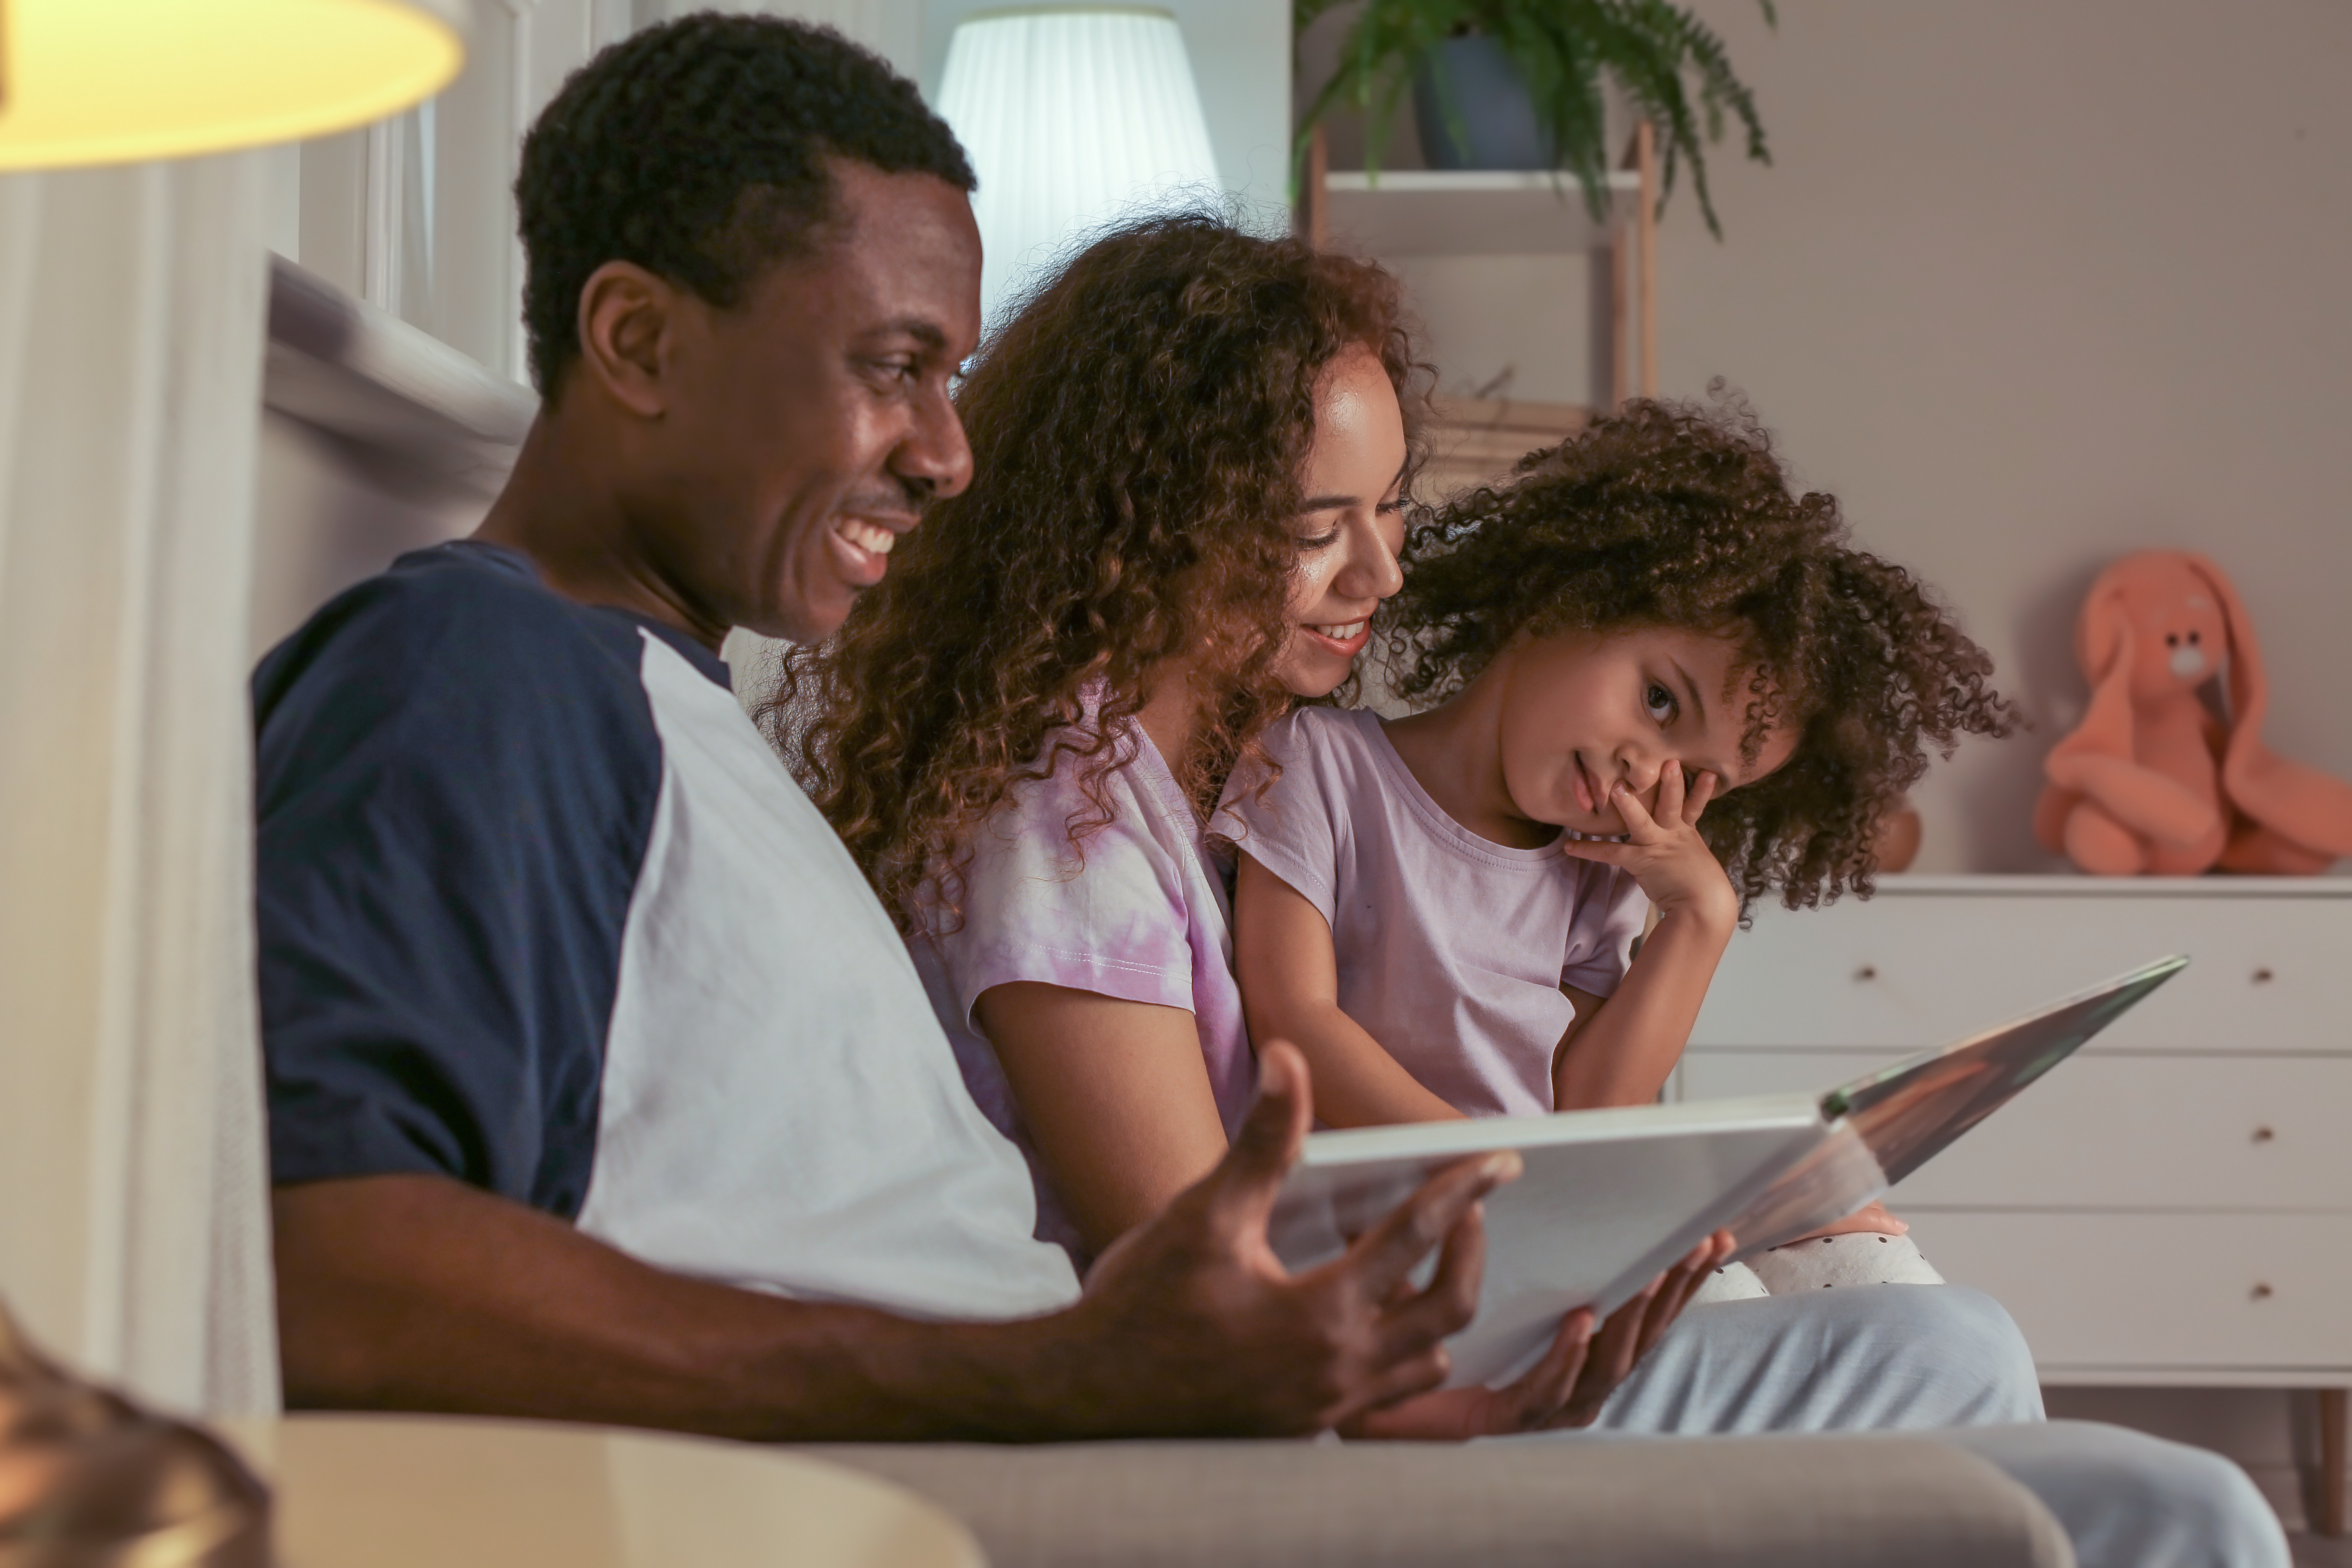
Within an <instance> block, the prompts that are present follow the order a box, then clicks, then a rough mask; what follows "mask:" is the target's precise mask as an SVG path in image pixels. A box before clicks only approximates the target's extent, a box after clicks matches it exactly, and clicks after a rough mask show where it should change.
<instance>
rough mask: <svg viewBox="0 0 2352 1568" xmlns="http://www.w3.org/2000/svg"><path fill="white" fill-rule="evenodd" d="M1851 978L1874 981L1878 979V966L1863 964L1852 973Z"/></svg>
mask: <svg viewBox="0 0 2352 1568" xmlns="http://www.w3.org/2000/svg"><path fill="white" fill-rule="evenodd" d="M1853 977H1854V978H1855V979H1856V980H1875V979H1877V978H1878V965H1876V964H1874V963H1865V964H1864V965H1863V966H1862V967H1861V968H1860V969H1857V970H1855V971H1854V972H1853Z"/></svg>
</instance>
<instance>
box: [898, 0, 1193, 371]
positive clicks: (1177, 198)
mask: <svg viewBox="0 0 2352 1568" xmlns="http://www.w3.org/2000/svg"><path fill="white" fill-rule="evenodd" d="M939 111H940V117H941V118H943V119H944V120H946V121H947V122H948V123H949V124H950V126H952V127H953V128H954V130H955V133H956V135H957V136H958V138H960V139H961V141H962V142H963V144H964V148H965V150H966V151H967V152H968V153H971V161H972V168H973V171H974V172H975V173H976V174H979V176H980V189H979V191H978V192H977V193H975V195H973V197H972V210H973V214H974V216H976V217H977V218H978V219H979V222H980V234H981V242H982V246H983V247H985V251H984V256H983V259H982V273H981V303H982V311H983V314H984V316H985V318H986V320H987V321H988V323H989V324H990V325H991V326H994V325H995V324H996V323H997V321H999V319H1000V318H1001V316H1002V315H1003V313H1004V312H1005V311H1006V310H1008V308H1009V307H1010V306H1011V305H1012V304H1013V303H1014V302H1015V301H1016V300H1018V299H1019V297H1020V296H1021V294H1022V293H1023V292H1024V290H1025V289H1028V288H1030V287H1033V286H1034V285H1035V284H1036V283H1037V282H1039V281H1042V280H1043V279H1044V278H1045V277H1046V276H1048V275H1050V272H1051V269H1052V268H1053V267H1054V265H1055V263H1056V262H1057V261H1058V260H1060V259H1061V258H1063V257H1064V255H1065V253H1066V252H1067V251H1069V250H1071V249H1073V248H1075V247H1076V243H1077V242H1079V241H1081V240H1083V238H1084V237H1086V236H1087V234H1088V233H1090V232H1091V231H1093V230H1095V229H1097V228H1099V227H1101V226H1104V225H1106V224H1108V223H1110V222H1113V221H1115V220H1117V219H1119V218H1122V217H1126V216H1131V215H1136V214H1140V213H1143V212H1148V211H1152V210H1157V209H1163V208H1168V207H1173V206H1202V205H1212V204H1213V203H1215V201H1216V200H1217V193H1218V181H1217V162H1216V157H1215V155H1214V154H1213V153H1212V152H1211V151H1210V148H1209V125H1208V121H1207V120H1206V118H1205V117H1203V116H1202V112H1201V95H1200V92H1199V90H1198V89H1196V88H1195V87H1194V86H1193V84H1192V63H1191V61H1190V59H1189V58H1187V57H1186V55H1185V53H1184V36H1183V34H1182V33H1181V31H1179V30H1178V28H1177V26H1176V18H1175V17H1173V16H1170V15H1169V14H1168V13H1167V12H1165V11H1156V10H1150V9H1145V8H1141V7H1133V6H1116V5H1103V6H1067V7H1038V8H1035V9H1030V10H1018V11H996V12H990V13H986V14H984V15H982V16H972V17H969V18H967V19H966V20H964V21H963V22H962V23H961V24H959V25H958V26H957V27H956V30H955V34H954V36H953V37H951V38H950V40H949V44H948V58H947V70H946V74H945V76H944V77H943V78H942V79H941V81H940V100H939Z"/></svg>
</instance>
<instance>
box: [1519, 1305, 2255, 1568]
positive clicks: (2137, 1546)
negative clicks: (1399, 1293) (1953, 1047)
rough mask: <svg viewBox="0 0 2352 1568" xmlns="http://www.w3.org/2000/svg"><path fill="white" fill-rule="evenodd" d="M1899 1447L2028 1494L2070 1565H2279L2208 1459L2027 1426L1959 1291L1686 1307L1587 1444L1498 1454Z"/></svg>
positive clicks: (1978, 1319)
mask: <svg viewBox="0 0 2352 1568" xmlns="http://www.w3.org/2000/svg"><path fill="white" fill-rule="evenodd" d="M1802 1432H1905V1433H1910V1434H1912V1435H1914V1436H1921V1435H1925V1436H1930V1437H1932V1439H1933V1440H1934V1441H1936V1442H1939V1443H1948V1444H1950V1445H1952V1446H1953V1447H1959V1448H1965V1449H1967V1450H1968V1451H1969V1452H1970V1453H1972V1454H1975V1455H1977V1456H1978V1457H1979V1458H1983V1459H1986V1460H1989V1461H1990V1462H1991V1463H1992V1464H1994V1465H1997V1466H1999V1467H2000V1468H2001V1469H2003V1470H2005V1471H2007V1472H2008V1473H2009V1475H2010V1476H2011V1478H2013V1479H2016V1480H2017V1481H2018V1482H2020V1483H2021V1485H2023V1486H2024V1487H2026V1488H2027V1489H2030V1490H2031V1491H2032V1492H2033V1494H2034V1495H2035V1496H2037V1497H2039V1498H2040V1499H2041V1500H2042V1503H2043V1505H2044V1506H2046V1507H2047V1508H2048V1509H2049V1510H2050V1511H2051V1512H2052V1513H2053V1514H2055V1515H2056V1516H2057V1518H2058V1521H2059V1523H2060V1524H2061V1525H2063V1527H2064V1528H2065V1531H2066V1533H2067V1534H2068V1535H2069V1536H2070V1537H2071V1538H2072V1539H2073V1541H2074V1554H2075V1556H2076V1558H2077V1559H2078V1560H2079V1561H2080V1563H2082V1568H2288V1556H2287V1545H2286V1537H2285V1535H2284V1533H2283V1532H2282V1531H2281V1530H2280V1529H2279V1523H2278V1520H2277V1517H2276V1516H2275V1515H2273V1513H2272V1512H2271V1509H2270V1505H2269V1504H2268V1503H2266V1502H2265V1501H2263V1496H2262V1494H2261V1493H2260V1492H2258V1491H2256V1490H2255V1489H2254V1484H2253V1482H2252V1481H2251V1480H2249V1479H2246V1475H2245V1472H2244V1471H2242V1470H2241V1469H2239V1468H2238V1467H2237V1466H2235V1465H2233V1464H2231V1463H2230V1462H2229V1461H2228V1460H2227V1459H2224V1458H2221V1457H2220V1456H2219V1455H2216V1454H2210V1453H2208V1452H2206V1451H2205V1450H2203V1449H2201V1448H2192V1447H2186V1446H2184V1445H2181V1444H2179V1443H2167V1442H2164V1441H2161V1440H2159V1439H2158V1438H2155V1437H2149V1436H2144V1435H2142V1434H2140V1433H2137V1432H2129V1431H2126V1430H2124V1429H2123V1428H2121V1427H2117V1426H2098V1425H2095V1424H2094V1423H2090V1422H2082V1421H2056V1422H2049V1421H2044V1420H2042V1390H2041V1385H2040V1384H2039V1383H2038V1382H2037V1381H2036V1379H2035V1377H2034V1373H2033V1358H2032V1354H2031V1353H2029V1352H2028V1351H2027V1350H2026V1347H2025V1340H2024V1337H2023V1336H2022V1335H2021V1334H2020V1333H2019V1332H2018V1331H2017V1325H2016V1324H2015V1323H2014V1322H2012V1321H2010V1316H2009V1314H2008V1313H2007V1312H2006V1311H2004V1310H2001V1307H2000V1303H1999V1302H1997V1301H1995V1300H1993V1299H1992V1298H1991V1297H1990V1296H1987V1295H1985V1294H1983V1293H1982V1292H1980V1291H1976V1290H1970V1289H1965V1288H1963V1287H1960V1286H1954V1285H1940V1286H1923V1285H1879V1286H1872V1287H1868V1288H1864V1289H1853V1290H1837V1291H1822V1292H1819V1293H1817V1294H1810V1295H1804V1296H1770V1297H1763V1298H1759V1299H1758V1300H1749V1301H1725V1302H1721V1303H1717V1304H1716V1305H1713V1306H1706V1307H1694V1308H1692V1309H1691V1310H1689V1311H1688V1312H1686V1313H1685V1314H1684V1316H1683V1319H1682V1321H1680V1322H1678V1323H1676V1324H1675V1326H1674V1328H1673V1329H1672V1330H1671V1331H1669V1332H1668V1333H1667V1335H1666V1337H1665V1339H1664V1340H1663V1341H1662V1342H1660V1343H1659V1345H1658V1347H1657V1349H1656V1350H1655V1351H1654V1352H1651V1353H1650V1355H1649V1356H1647V1357H1646V1358H1644V1359H1643V1363H1642V1364H1641V1365H1640V1366H1638V1367H1636V1368H1635V1369H1634V1371H1633V1376H1631V1377H1629V1378H1628V1379H1626V1380H1625V1383H1624V1384H1623V1385H1622V1387H1620V1388H1619V1389H1618V1390H1617V1392H1616V1394H1613V1395H1612V1396H1611V1398H1610V1401H1609V1403H1608V1405H1606V1406H1605V1407H1604V1408H1603V1409H1602V1411H1601V1420H1600V1422H1599V1423H1598V1424H1597V1425H1596V1426H1594V1427H1593V1428H1591V1430H1590V1431H1585V1432H1562V1433H1548V1434H1545V1435H1543V1436H1537V1437H1508V1438H1499V1439H1495V1440H1496V1441H1500V1442H1514V1443H1524V1442H1562V1441H1566V1442H1598V1441H1607V1440H1610V1439H1612V1438H1616V1439H1625V1438H1638V1437H1644V1436H1648V1437H1664V1436H1678V1437H1701V1436H1731V1435H1735V1434H1737V1435H1742V1436H1746V1435H1753V1434H1760V1433H1802Z"/></svg>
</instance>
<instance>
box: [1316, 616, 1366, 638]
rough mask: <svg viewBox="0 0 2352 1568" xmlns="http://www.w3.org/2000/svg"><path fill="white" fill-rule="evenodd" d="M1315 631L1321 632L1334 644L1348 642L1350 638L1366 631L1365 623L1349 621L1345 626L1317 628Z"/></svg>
mask: <svg viewBox="0 0 2352 1568" xmlns="http://www.w3.org/2000/svg"><path fill="white" fill-rule="evenodd" d="M1315 629H1316V630H1317V631H1318V632H1321V633H1322V634H1323V635H1324V636H1325V637H1329V638H1330V639H1331V640H1332V641H1333V642H1346V641H1347V640H1348V639H1349V637H1354V636H1355V635H1356V634H1357V633H1358V632H1360V631H1362V630H1363V629H1364V623H1363V622H1361V621H1349V623H1348V624H1347V625H1346V626H1317V627H1316V628H1315Z"/></svg>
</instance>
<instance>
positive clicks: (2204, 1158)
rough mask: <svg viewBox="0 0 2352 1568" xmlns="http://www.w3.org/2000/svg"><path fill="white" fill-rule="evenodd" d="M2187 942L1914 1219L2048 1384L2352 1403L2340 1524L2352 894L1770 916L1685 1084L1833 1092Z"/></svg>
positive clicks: (2328, 891) (2009, 883)
mask: <svg viewBox="0 0 2352 1568" xmlns="http://www.w3.org/2000/svg"><path fill="white" fill-rule="evenodd" d="M2173 952H2184V953H2187V954H2189V957H2190V959H2191V961H2192V962H2191V963H2190V965H2189V969H2188V970H2187V971H2186V972H2184V973H2182V974H2180V975H2179V977H2177V978H2176V979H2174V980H2173V981H2172V982H2170V983H2169V984H2167V985H2166V986H2165V987H2163V988H2162V989H2161V990H2159V991H2158V992H2157V993H2156V994H2154V995H2153V996H2151V997H2149V998H2148V999H2147V1001H2146V1002H2143V1003H2142V1004H2141V1005H2139V1006H2138V1007H2137V1009H2136V1010H2134V1011H2133V1012H2132V1013H2130V1014H2128V1015H2126V1016H2125V1017H2124V1018H2123V1020H2122V1021H2121V1022H2119V1023H2118V1024H2116V1026H2114V1027H2113V1028H2112V1029H2110V1030H2108V1031H2107V1032H2106V1033H2105V1034H2104V1035H2101V1036H2100V1037H2097V1038H2096V1039H2095V1040H2093V1041H2092V1042H2091V1043H2090V1044H2089V1045H2088V1046H2087V1047H2084V1049H2083V1051H2082V1052H2081V1053H2080V1054H2079V1055H2077V1056H2076V1057H2075V1058H2074V1059H2073V1060H2071V1061H2069V1062H2067V1063H2066V1064H2064V1065H2063V1066H2061V1067H2059V1068H2056V1069H2054V1070H2053V1071H2052V1073H2051V1074H2050V1075H2049V1077H2047V1078H2046V1079H2042V1082H2040V1083H2038V1084H2036V1085H2035V1086H2034V1087H2033V1088H2032V1089H2029V1090H2027V1091H2026V1092H2025V1094H2023V1095H2022V1096H2021V1097H2020V1098H2019V1099H2018V1100H2016V1101H2014V1102H2013V1103H2011V1105H2009V1106H2008V1107H2006V1108H2005V1109H2003V1110H2001V1111H2000V1112H1999V1113H1998V1114H1997V1115H1995V1116H1994V1117H1993V1118H1992V1120H1990V1121H1988V1122H1986V1123H1985V1124H1984V1125H1983V1126H1982V1127H1979V1128H1978V1129H1977V1130H1976V1131H1973V1132H1971V1133H1969V1136H1968V1137H1966V1138H1965V1139H1963V1140H1962V1141H1961V1142H1958V1143H1957V1144H1955V1145H1954V1146H1953V1147H1952V1148H1951V1149H1949V1150H1948V1151H1946V1152H1944V1153H1943V1154H1941V1155H1939V1156H1938V1157H1937V1159H1935V1160H1934V1161H1932V1162H1931V1163H1929V1164H1928V1165H1927V1167H1926V1168H1924V1169H1923V1170H1921V1171H1919V1172H1918V1173H1916V1174H1915V1175H1913V1176H1912V1177H1911V1179H1910V1180H1909V1181H1906V1182H1905V1183H1904V1184H1902V1185H1900V1186H1899V1187H1897V1188H1895V1192H1894V1193H1893V1194H1892V1195H1891V1196H1890V1197H1889V1199H1888V1202H1889V1204H1890V1205H1892V1206H1893V1207H1894V1208H1895V1210H1896V1212H1898V1213H1899V1214H1901V1215H1903V1216H1904V1217H1906V1219H1908V1220H1910V1221H1911V1222H1912V1226H1913V1235H1914V1236H1915V1237H1916V1238H1917V1240H1918V1242H1919V1246H1920V1249H1921V1250H1922V1251H1923V1252H1925V1253H1926V1254H1927V1258H1929V1260H1930V1261H1932V1262H1933V1263H1934V1264H1935V1265H1936V1266H1937V1268H1939V1269H1941V1270H1942V1271H1943V1273H1944V1274H1945V1276H1946V1277H1947V1278H1948V1279H1953V1280H1956V1281H1959V1282H1962V1283H1966V1284H1969V1285H1974V1286H1977V1287H1979V1288H1980V1289H1984V1290H1986V1291H1989V1292H1990V1293H1991V1294H1992V1295H1994V1296H1996V1297H1998V1298H1999V1299H2000V1300H2001V1301H2002V1302H2003V1303H2004V1304H2005V1305H2006V1306H2007V1307H2008V1308H2009V1310H2010V1311H2011V1313H2012V1314H2013V1315H2014V1316H2015V1317H2016V1319H2017V1321H2018V1323H2019V1324H2020V1326H2021V1327H2022V1328H2023V1329H2024V1331H2025V1334H2026V1338H2027V1339H2028V1341H2029V1342H2031V1343H2032V1346H2033V1350H2034V1353H2035V1356H2036V1359H2037V1360H2038V1361H2039V1363H2040V1364H2041V1367H2042V1376H2043V1379H2044V1381H2045V1382H2048V1383H2053V1384H2069V1383H2072V1384H2174V1385H2179V1384H2225V1385H2231V1386H2240V1387H2254V1386H2264V1387H2294V1388H2315V1389H2330V1390H2335V1391H2337V1392H2335V1393H2333V1394H2329V1395H2327V1396H2325V1397H2324V1398H2323V1409H2324V1410H2326V1412H2327V1420H2328V1424H2329V1425H2330V1426H2333V1428H2334V1432H2333V1433H2332V1434H2331V1436H2333V1437H2334V1439H2335V1441H2334V1442H2333V1443H2332V1444H2330V1445H2328V1446H2329V1447H2334V1448H2335V1450H2336V1454H2337V1456H2339V1457H2338V1458H2337V1466H2338V1468H2336V1473H2335V1480H2334V1491H2335V1498H2336V1509H2337V1510H2338V1511H2339V1513H2340V1510H2341V1507H2342V1504H2341V1497H2342V1491H2341V1489H2342V1485H2343V1480H2342V1471H2341V1468H2340V1466H2341V1462H2342V1461H2341V1458H2340V1455H2341V1451H2342V1450H2341V1443H2342V1437H2341V1433H2342V1425H2343V1420H2344V1408H2345V1396H2344V1394H2342V1392H2340V1391H2341V1390H2343V1389H2345V1388H2346V1387H2347V1386H2352V879H2347V878H2325V879H2287V878H2275V879H2252V878H2247V879H2234V878H2232V879H2222V878H2194V879H2102V878H2088V877H1990V876H1985V877H1888V878H1885V879H1883V880H1882V881H1881V883H1880V884H1879V892H1878V895H1877V897H1875V898H1874V899H1872V900H1869V901H1868V902H1866V903H1865V902H1863V901H1861V900H1854V899H1851V898H1849V899H1845V900H1840V901H1839V902H1838V903H1836V904H1834V905H1832V906H1831V907H1829V908H1827V909H1822V910H1799V911H1794V912H1791V911H1790V910H1783V909H1780V907H1778V906H1777V905H1775V906H1771V907H1767V908H1759V909H1758V910H1757V911H1756V919H1755V925H1754V928H1753V929H1752V930H1750V931H1743V932H1741V933H1740V934H1739V935H1738V937H1736V938H1734V939H1733V942H1732V944H1731V948H1730V951H1729V952H1728V953H1727V955H1726V957H1725V959H1724V963H1723V967H1722V969H1721V971H1720V972H1719V973H1718V974H1717V979H1716V983H1715V985H1714V988H1713V989H1712V991H1710V993H1709V994H1708V996H1707V1002H1706V1009H1705V1010H1704V1011H1703V1012H1702V1013H1701V1014H1700V1016H1699V1021H1698V1026H1697V1028H1696V1031H1694V1033H1693V1034H1692V1037H1691V1045H1690V1049H1689V1051H1688V1053H1687V1054H1686V1055H1685V1057H1684V1058H1683V1064H1682V1067H1681V1068H1680V1070H1679V1071H1678V1072H1677V1074H1676V1081H1675V1087H1674V1089H1672V1090H1671V1092H1675V1093H1677V1094H1679V1095H1680V1096H1681V1097H1683V1098H1685V1099H1716V1098H1720V1097H1723V1096H1728V1095H1742V1094H1760V1093H1766V1092H1772V1091H1779V1090H1786V1089H1825V1088H1828V1087H1830V1086H1832V1085H1833V1084H1836V1083H1839V1082H1841V1081H1843V1079H1848V1078H1852V1077H1854V1076H1856V1075H1858V1074H1860V1073H1861V1072H1863V1071H1864V1070H1866V1069H1868V1068H1871V1067H1873V1066H1874V1065H1878V1064H1883V1063H1885V1062H1888V1061H1892V1060H1894V1059H1895V1058H1898V1057H1900V1056H1902V1055H1904V1054H1906V1053H1907V1052H1910V1051H1914V1050H1916V1049H1919V1048H1921V1047H1928V1046H1936V1045H1942V1044H1945V1043H1947V1042H1948V1041H1950V1040H1952V1039H1955V1038H1957V1037H1959V1036H1961V1035H1962V1034H1964V1033H1972V1032H1974V1031H1975V1030H1977V1029H1979V1028H1980V1027H1983V1026H1990V1025H1992V1024H1997V1023H2000V1022H2001V1021H2002V1020H2004V1019H2006V1018H2008V1017H2010V1016H2014V1015H2016V1014H2019V1013H2021V1012H2025V1011H2027V1010H2029V1009H2031V1008H2032V1007H2035V1006H2037V1005H2041V1004H2042V1003H2044V1002H2049V1001H2053V1000H2055V999H2056V998H2058V997H2060V996H2062V995H2064V994H2067V993H2069V992H2074V991H2078V990H2081V989H2083V988H2084V987H2085V986H2087V985H2090V984H2094V983H2095V982H2097V981H2100V980H2104V979H2105V978H2107V977H2108V976H2110V975H2113V974H2116V973H2121V972H2122V971H2124V970H2126V969H2130V968H2134V967H2137V965H2139V964H2141V963H2146V962H2147V961H2149V960H2151V959H2155V958H2160V957H2162V956H2164V955H2165V954H2167V953H2173ZM2321 1511H2323V1512H2325V1511H2326V1510H2325V1508H2324V1507H2323V1510H2321ZM2337 1528H2338V1529H2340V1528H2342V1527H2341V1525H2340V1524H2338V1525H2337Z"/></svg>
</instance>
